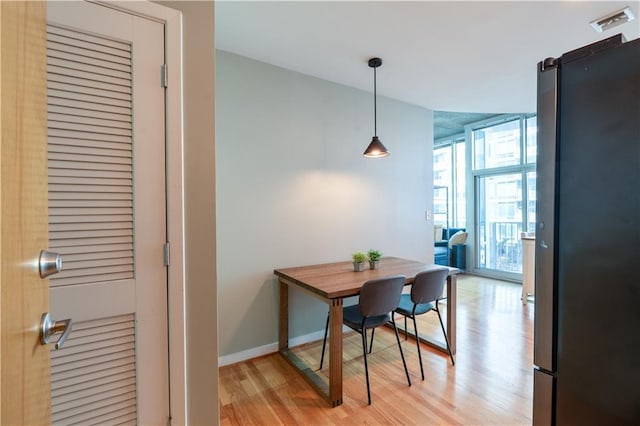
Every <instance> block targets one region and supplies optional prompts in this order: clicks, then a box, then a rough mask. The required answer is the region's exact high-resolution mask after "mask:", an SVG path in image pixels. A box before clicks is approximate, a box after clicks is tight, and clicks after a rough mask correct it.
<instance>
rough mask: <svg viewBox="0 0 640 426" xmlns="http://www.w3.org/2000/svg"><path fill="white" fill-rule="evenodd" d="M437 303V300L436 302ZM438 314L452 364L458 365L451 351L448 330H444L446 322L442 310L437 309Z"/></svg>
mask: <svg viewBox="0 0 640 426" xmlns="http://www.w3.org/2000/svg"><path fill="white" fill-rule="evenodd" d="M436 305H437V302H436ZM435 311H436V313H437V314H438V319H439V320H440V327H441V328H442V334H444V342H445V343H446V344H447V351H449V357H450V358H451V365H456V362H455V361H454V360H453V354H452V353H451V347H450V346H449V338H448V337H447V332H446V331H445V330H444V323H443V322H442V317H441V316H440V310H439V309H438V308H437V306H436V309H435Z"/></svg>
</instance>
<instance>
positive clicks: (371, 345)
mask: <svg viewBox="0 0 640 426" xmlns="http://www.w3.org/2000/svg"><path fill="white" fill-rule="evenodd" d="M375 332H376V329H375V328H372V329H371V342H370V343H369V353H371V351H372V350H373V334H374V333H375Z"/></svg>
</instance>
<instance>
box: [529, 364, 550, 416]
mask: <svg viewBox="0 0 640 426" xmlns="http://www.w3.org/2000/svg"><path fill="white" fill-rule="evenodd" d="M554 381H555V378H554V377H553V376H552V375H550V374H547V373H544V372H542V371H540V370H533V426H549V425H552V424H554V422H553V398H554V396H553V389H554V386H553V385H554Z"/></svg>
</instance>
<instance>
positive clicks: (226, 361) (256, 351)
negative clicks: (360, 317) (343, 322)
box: [218, 326, 351, 367]
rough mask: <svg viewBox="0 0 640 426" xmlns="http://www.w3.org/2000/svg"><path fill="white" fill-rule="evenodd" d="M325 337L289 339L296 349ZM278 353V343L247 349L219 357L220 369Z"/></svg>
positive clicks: (313, 335)
mask: <svg viewBox="0 0 640 426" xmlns="http://www.w3.org/2000/svg"><path fill="white" fill-rule="evenodd" d="M350 330H351V329H350V328H349V327H346V326H343V328H342V332H343V333H345V332H348V331H350ZM323 337H324V330H320V331H315V332H313V333H309V334H305V335H304V336H298V337H294V338H291V339H289V346H291V347H294V346H298V345H303V344H305V343H309V342H315V341H317V340H321V339H322V338H323ZM275 352H278V342H274V343H269V344H267V345H263V346H259V347H257V348H251V349H247V350H246V351H241V352H236V353H233V354H229V355H222V356H219V357H218V367H224V366H225V365H230V364H235V363H236V362H242V361H246V360H248V359H252V358H257V357H259V356H263V355H269V354H272V353H275Z"/></svg>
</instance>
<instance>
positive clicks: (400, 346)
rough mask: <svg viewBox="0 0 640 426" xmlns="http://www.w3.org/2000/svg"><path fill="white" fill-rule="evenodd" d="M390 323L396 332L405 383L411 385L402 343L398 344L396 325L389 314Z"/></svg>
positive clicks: (397, 336)
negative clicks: (405, 377)
mask: <svg viewBox="0 0 640 426" xmlns="http://www.w3.org/2000/svg"><path fill="white" fill-rule="evenodd" d="M391 324H393V331H394V332H395V333H396V341H397V342H398V349H400V357H401V358H402V365H404V373H405V374H406V375H407V383H409V386H411V378H410V377H409V369H408V368H407V362H406V361H405V360H404V353H403V352H402V345H401V344H400V335H399V334H398V327H396V321H395V320H394V319H393V316H391Z"/></svg>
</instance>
